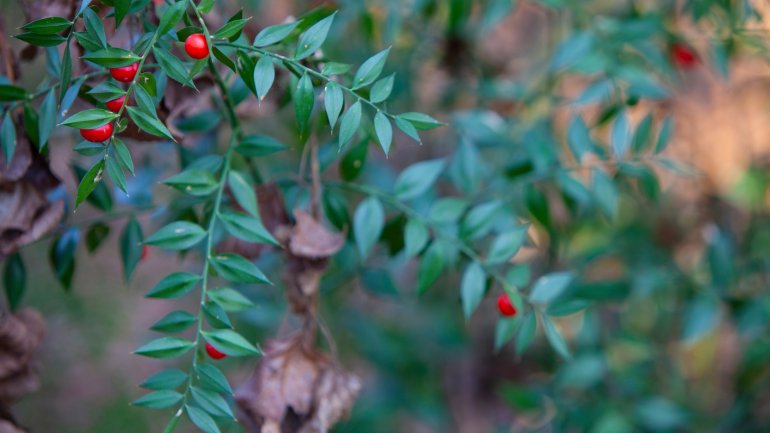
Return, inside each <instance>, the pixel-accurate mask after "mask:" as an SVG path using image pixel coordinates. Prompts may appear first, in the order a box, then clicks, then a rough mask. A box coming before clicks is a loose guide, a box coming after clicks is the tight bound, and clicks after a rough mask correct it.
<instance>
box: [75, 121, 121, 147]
mask: <svg viewBox="0 0 770 433" xmlns="http://www.w3.org/2000/svg"><path fill="white" fill-rule="evenodd" d="M113 131H114V127H113V126H112V123H107V124H104V125H102V126H99V127H96V128H93V129H81V130H80V135H81V136H82V137H83V138H85V139H86V140H88V141H90V142H92V143H101V142H104V141H107V140H109V139H110V137H112V132H113Z"/></svg>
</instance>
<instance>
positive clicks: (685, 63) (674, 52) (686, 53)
mask: <svg viewBox="0 0 770 433" xmlns="http://www.w3.org/2000/svg"><path fill="white" fill-rule="evenodd" d="M671 59H672V61H673V62H674V64H676V65H677V66H679V67H680V68H682V69H689V68H692V67H693V66H695V65H696V64H697V63H698V56H696V55H695V52H694V51H693V49H692V48H691V47H690V46H688V45H685V44H683V43H680V42H676V43H674V44H673V45H672V46H671Z"/></svg>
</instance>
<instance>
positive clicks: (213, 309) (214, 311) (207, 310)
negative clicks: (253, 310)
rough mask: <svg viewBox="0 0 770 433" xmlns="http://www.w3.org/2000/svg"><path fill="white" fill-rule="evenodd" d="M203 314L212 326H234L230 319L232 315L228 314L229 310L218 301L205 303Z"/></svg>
mask: <svg viewBox="0 0 770 433" xmlns="http://www.w3.org/2000/svg"><path fill="white" fill-rule="evenodd" d="M203 314H204V315H205V316H206V321H207V322H208V323H209V325H211V327H212V328H218V329H220V328H230V329H232V328H233V323H232V322H231V321H230V317H228V316H227V312H226V311H225V310H224V309H223V308H222V307H220V306H219V304H217V303H216V302H207V303H205V304H204V305H203Z"/></svg>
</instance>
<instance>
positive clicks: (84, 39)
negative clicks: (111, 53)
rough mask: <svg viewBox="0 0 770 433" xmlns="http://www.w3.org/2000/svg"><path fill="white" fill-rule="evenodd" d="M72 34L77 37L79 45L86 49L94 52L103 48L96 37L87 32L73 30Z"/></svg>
mask: <svg viewBox="0 0 770 433" xmlns="http://www.w3.org/2000/svg"><path fill="white" fill-rule="evenodd" d="M73 35H75V39H77V41H78V43H79V44H80V46H81V47H83V48H85V49H86V51H92V52H96V51H99V50H101V49H102V48H104V47H102V46H101V44H100V43H99V41H98V40H97V39H95V38H94V37H93V36H91V35H90V34H89V33H87V32H74V33H73Z"/></svg>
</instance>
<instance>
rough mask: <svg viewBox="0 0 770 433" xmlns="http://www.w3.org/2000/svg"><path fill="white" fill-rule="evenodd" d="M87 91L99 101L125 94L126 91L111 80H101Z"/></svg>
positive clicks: (109, 99) (110, 99)
mask: <svg viewBox="0 0 770 433" xmlns="http://www.w3.org/2000/svg"><path fill="white" fill-rule="evenodd" d="M87 93H88V94H89V95H91V96H93V97H94V98H95V99H96V100H97V101H99V102H107V101H112V100H113V99H117V98H119V97H121V96H123V95H125V94H126V91H125V90H123V88H122V87H120V86H119V85H117V84H116V83H115V82H113V81H103V82H101V83H99V84H98V85H96V87H94V88H92V89H91V90H89V91H88V92H87Z"/></svg>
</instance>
